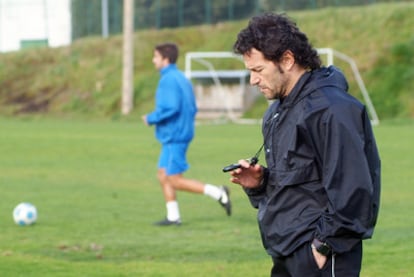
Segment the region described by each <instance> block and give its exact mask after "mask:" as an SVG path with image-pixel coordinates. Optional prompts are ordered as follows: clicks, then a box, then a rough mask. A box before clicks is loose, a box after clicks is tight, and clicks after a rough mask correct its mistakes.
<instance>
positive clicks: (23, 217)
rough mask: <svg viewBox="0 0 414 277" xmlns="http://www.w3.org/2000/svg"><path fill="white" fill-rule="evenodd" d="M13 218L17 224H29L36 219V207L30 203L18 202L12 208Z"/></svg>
mask: <svg viewBox="0 0 414 277" xmlns="http://www.w3.org/2000/svg"><path fill="white" fill-rule="evenodd" d="M13 219H14V222H16V224H17V225H20V226H26V225H31V224H33V223H35V222H36V220H37V210H36V207H35V206H34V205H32V204H30V203H20V204H19V205H17V206H16V208H14V210H13Z"/></svg>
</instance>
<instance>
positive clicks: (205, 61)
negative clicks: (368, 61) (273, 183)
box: [185, 48, 379, 125]
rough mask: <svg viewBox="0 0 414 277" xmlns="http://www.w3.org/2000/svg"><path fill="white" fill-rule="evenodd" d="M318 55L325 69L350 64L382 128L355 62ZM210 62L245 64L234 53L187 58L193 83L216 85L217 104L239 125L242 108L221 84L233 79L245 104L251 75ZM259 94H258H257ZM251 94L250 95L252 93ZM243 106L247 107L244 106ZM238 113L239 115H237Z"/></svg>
mask: <svg viewBox="0 0 414 277" xmlns="http://www.w3.org/2000/svg"><path fill="white" fill-rule="evenodd" d="M317 51H318V53H319V55H326V65H327V66H329V65H333V64H334V58H338V59H340V60H342V61H345V62H346V63H348V64H349V66H350V67H351V70H352V73H353V75H354V77H355V80H356V82H357V85H358V87H359V89H360V90H361V93H362V96H363V98H364V102H365V105H366V107H367V109H368V113H369V115H370V117H371V123H372V124H373V125H378V124H379V119H378V115H377V113H376V111H375V107H374V105H373V103H372V101H371V98H370V96H369V93H368V90H367V89H366V87H365V84H364V81H363V80H362V77H361V74H360V73H359V70H358V67H357V65H356V63H355V61H354V60H353V59H352V58H351V57H349V56H347V55H345V54H344V53H341V52H338V51H336V50H334V49H332V48H318V49H317ZM211 59H236V60H239V61H240V62H241V63H243V60H242V58H241V57H240V56H239V55H236V54H234V53H233V52H224V51H222V52H188V53H186V56H185V75H186V77H187V78H189V79H190V80H194V79H199V80H200V79H209V80H210V81H211V82H212V83H213V84H214V88H215V93H216V94H217V96H218V97H220V98H221V99H219V100H218V105H224V107H223V109H224V113H225V116H226V117H227V118H229V119H230V120H232V121H236V120H238V119H239V117H240V112H242V110H243V107H239V106H238V107H235V104H234V102H235V101H236V102H237V101H238V99H236V98H235V97H234V95H233V96H229V95H227V94H228V92H227V91H226V89H225V88H224V86H223V84H222V80H229V79H232V80H233V81H234V80H237V82H236V85H237V86H239V89H238V91H237V92H236V96H237V97H238V98H240V97H241V98H242V99H241V100H240V101H241V102H240V103H242V102H243V101H244V102H246V99H244V98H245V97H246V94H247V93H246V91H247V90H248V88H249V87H250V85H249V84H248V81H247V80H248V78H249V71H248V70H246V69H245V68H244V65H243V68H241V69H232V70H222V69H216V68H215V67H214V66H213V63H212V62H211V61H210V60H211ZM194 62H195V63H197V64H199V65H201V67H203V68H204V69H203V70H195V69H194V68H195V67H194V66H193V63H194ZM256 91H257V90H256ZM256 91H253V93H252V94H253V96H251V97H253V98H254V97H257V96H258V95H260V94H259V93H258V92H257V94H256ZM250 92H251V91H250ZM249 101H250V102H251V101H252V98H250V99H247V102H249ZM241 105H244V104H243V103H242V104H241ZM236 110H237V112H235V111H236Z"/></svg>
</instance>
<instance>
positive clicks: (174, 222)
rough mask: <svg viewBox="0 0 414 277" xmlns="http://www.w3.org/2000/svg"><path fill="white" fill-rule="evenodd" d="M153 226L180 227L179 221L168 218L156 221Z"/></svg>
mask: <svg viewBox="0 0 414 277" xmlns="http://www.w3.org/2000/svg"><path fill="white" fill-rule="evenodd" d="M154 225H156V226H172V225H175V226H180V225H181V220H180V219H177V220H169V219H168V218H166V219H163V220H161V221H157V222H155V223H154Z"/></svg>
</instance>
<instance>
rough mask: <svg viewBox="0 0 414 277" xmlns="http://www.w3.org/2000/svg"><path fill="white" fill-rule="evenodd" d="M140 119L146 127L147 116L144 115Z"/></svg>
mask: <svg viewBox="0 0 414 277" xmlns="http://www.w3.org/2000/svg"><path fill="white" fill-rule="evenodd" d="M141 118H142V122H144V124H145V125H147V126H148V121H147V115H146V114H144V115H143V116H141Z"/></svg>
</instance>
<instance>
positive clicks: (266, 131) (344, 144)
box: [245, 66, 380, 256]
mask: <svg viewBox="0 0 414 277" xmlns="http://www.w3.org/2000/svg"><path fill="white" fill-rule="evenodd" d="M347 90H348V84H347V82H346V80H345V77H344V76H343V74H342V73H341V72H340V71H339V70H338V69H337V68H335V67H333V66H331V67H328V68H325V67H324V68H321V69H318V70H313V71H311V72H306V73H305V74H304V75H303V76H302V77H301V78H300V79H299V81H298V83H297V84H296V85H295V87H294V88H293V90H292V91H291V93H290V94H289V95H288V96H287V97H286V98H285V99H284V100H283V102H280V101H279V100H277V101H275V102H274V103H273V104H272V105H271V106H270V107H269V109H268V110H267V111H266V114H265V116H264V118H263V125H262V132H263V137H264V149H265V155H266V163H267V168H266V167H264V171H265V174H264V179H263V182H262V185H261V186H260V187H259V188H256V189H245V191H246V193H247V195H248V196H249V199H250V202H251V203H252V205H253V206H254V207H255V208H258V209H259V211H258V221H259V227H260V231H261V236H262V240H263V244H264V247H265V249H266V250H267V252H268V253H269V254H270V255H271V256H287V255H289V254H291V253H292V252H294V251H295V249H297V248H298V247H300V246H301V245H303V244H304V243H310V242H311V241H312V240H313V239H314V238H317V239H319V240H321V241H326V242H327V243H328V244H329V245H330V246H331V247H332V250H333V251H334V252H336V253H343V252H346V251H349V250H350V249H351V248H352V247H353V246H355V245H356V244H357V243H358V242H360V241H361V240H362V239H366V238H370V237H371V236H372V234H373V229H374V226H375V224H376V220H377V216H378V210H379V199H380V158H379V155H378V151H377V146H376V143H375V138H374V135H373V132H372V128H371V123H370V120H369V118H368V115H367V112H366V110H365V107H364V105H363V104H361V103H360V102H359V101H358V100H356V99H355V98H354V97H352V96H351V95H350V94H348V93H347Z"/></svg>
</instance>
